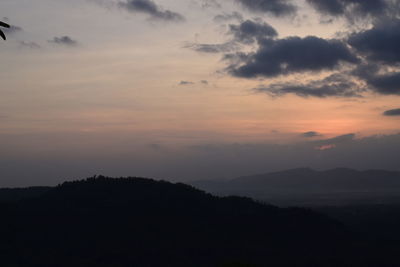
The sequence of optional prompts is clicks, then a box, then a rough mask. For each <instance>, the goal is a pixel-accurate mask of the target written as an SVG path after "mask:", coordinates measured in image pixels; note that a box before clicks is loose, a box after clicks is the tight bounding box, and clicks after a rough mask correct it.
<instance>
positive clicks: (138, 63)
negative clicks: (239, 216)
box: [0, 0, 400, 187]
mask: <svg viewBox="0 0 400 267" xmlns="http://www.w3.org/2000/svg"><path fill="white" fill-rule="evenodd" d="M0 20H1V21H4V22H6V23H8V24H10V25H12V27H11V29H9V30H4V32H5V33H6V35H7V37H8V40H7V41H1V42H0V58H1V65H0V187H3V186H26V185H53V184H57V183H59V182H61V181H63V180H68V179H77V178H84V177H88V176H92V175H94V174H104V175H111V176H146V177H154V178H163V179H170V180H174V181H176V180H179V181H185V180H194V179H208V178H234V177H237V176H240V175H248V174H254V173H260V172H269V171H277V170H282V169H288V168H296V167H312V168H317V169H326V168H336V167H349V168H356V169H371V168H378V169H391V170H400V163H399V162H400V160H399V155H400V67H399V66H400V1H399V0H304V1H303V0H287V1H285V0H72V1H71V0H70V1H67V0H56V1H55V0H36V1H31V0H1V1H0Z"/></svg>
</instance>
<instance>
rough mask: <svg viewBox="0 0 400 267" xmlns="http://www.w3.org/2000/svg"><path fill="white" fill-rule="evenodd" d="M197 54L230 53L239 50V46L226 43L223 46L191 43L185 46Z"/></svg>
mask: <svg viewBox="0 0 400 267" xmlns="http://www.w3.org/2000/svg"><path fill="white" fill-rule="evenodd" d="M184 48H189V49H192V50H194V51H197V52H202V53H228V52H232V51H234V50H236V49H237V44H236V43H234V42H226V43H223V44H196V43H189V44H186V45H185V46H184Z"/></svg>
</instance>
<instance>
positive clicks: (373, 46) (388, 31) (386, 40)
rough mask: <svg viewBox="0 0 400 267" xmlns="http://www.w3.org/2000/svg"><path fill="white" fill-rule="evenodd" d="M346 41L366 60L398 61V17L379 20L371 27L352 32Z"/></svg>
mask: <svg viewBox="0 0 400 267" xmlns="http://www.w3.org/2000/svg"><path fill="white" fill-rule="evenodd" d="M348 42H349V44H350V45H351V46H352V47H354V48H355V49H356V50H357V51H358V52H360V53H362V54H363V55H365V56H366V57H367V58H368V60H372V61H379V62H383V63H388V64H393V63H400V19H396V20H390V21H385V22H380V23H378V24H377V25H375V26H374V27H373V28H372V29H369V30H366V31H362V32H359V33H355V34H352V35H351V36H350V38H349V41H348Z"/></svg>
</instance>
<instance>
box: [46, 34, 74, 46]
mask: <svg viewBox="0 0 400 267" xmlns="http://www.w3.org/2000/svg"><path fill="white" fill-rule="evenodd" d="M49 42H50V43H53V44H57V45H65V46H76V45H78V41H76V40H74V39H72V38H71V37H69V36H62V37H54V38H53V39H52V40H49Z"/></svg>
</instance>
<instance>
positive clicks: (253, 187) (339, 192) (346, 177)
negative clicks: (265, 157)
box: [192, 168, 400, 205]
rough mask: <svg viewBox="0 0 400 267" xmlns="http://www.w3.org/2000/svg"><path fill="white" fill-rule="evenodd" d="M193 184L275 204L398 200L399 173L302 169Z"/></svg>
mask: <svg viewBox="0 0 400 267" xmlns="http://www.w3.org/2000/svg"><path fill="white" fill-rule="evenodd" d="M192 185H194V186H195V187H198V188H200V189H202V190H206V191H208V192H212V193H215V194H219V195H231V194H234V195H242V196H248V197H253V198H257V199H262V200H266V201H269V202H271V203H276V204H280V203H283V204H288V205H306V204H308V205H325V204H327V203H329V204H346V203H356V202H371V203H374V204H377V203H380V202H385V201H387V202H399V203H400V172H393V171H383V170H368V171H356V170H351V169H345V168H338V169H333V170H328V171H314V170H312V169H307V168H302V169H293V170H287V171H281V172H273V173H266V174H259V175H252V176H245V177H239V178H236V179H232V180H228V181H196V182H193V183H192Z"/></svg>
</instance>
